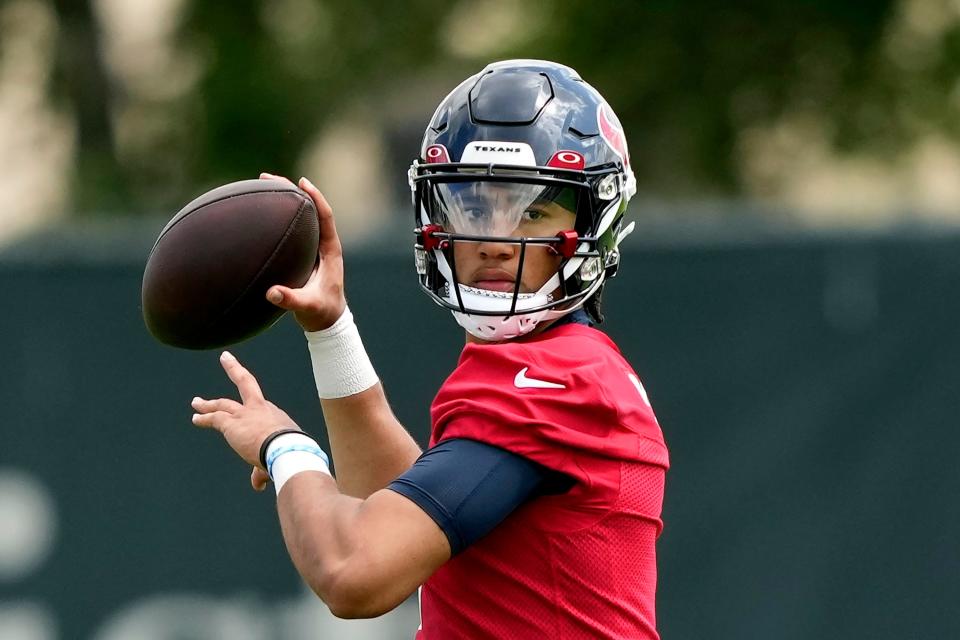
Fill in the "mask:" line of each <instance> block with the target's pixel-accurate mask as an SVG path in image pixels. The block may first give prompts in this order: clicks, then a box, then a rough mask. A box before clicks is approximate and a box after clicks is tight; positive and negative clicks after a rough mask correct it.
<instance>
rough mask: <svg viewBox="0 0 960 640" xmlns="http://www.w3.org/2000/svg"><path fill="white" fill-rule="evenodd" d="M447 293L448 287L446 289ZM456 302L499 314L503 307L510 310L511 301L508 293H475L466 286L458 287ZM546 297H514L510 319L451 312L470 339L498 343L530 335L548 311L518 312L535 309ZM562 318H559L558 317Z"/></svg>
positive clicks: (534, 295) (449, 296)
mask: <svg viewBox="0 0 960 640" xmlns="http://www.w3.org/2000/svg"><path fill="white" fill-rule="evenodd" d="M448 289H449V287H448ZM459 289H460V298H461V300H463V306H464V307H465V308H467V309H478V310H486V308H490V307H492V308H490V309H489V310H490V311H499V310H501V309H502V308H503V306H504V305H506V307H507V312H509V310H510V303H511V301H512V300H513V294H512V293H506V292H501V291H487V290H486V289H477V288H474V287H468V286H466V285H462V284H461V285H459ZM456 298H457V296H456V294H455V293H451V294H450V295H448V296H447V300H448V301H449V302H450V303H452V304H457V299H456ZM550 300H551V298H550V296H548V295H543V294H540V293H521V294H520V295H519V296H517V312H516V313H514V314H512V315H506V314H505V315H502V316H500V315H497V316H486V315H483V316H481V315H474V314H469V313H461V312H460V311H451V313H453V317H454V318H455V319H456V321H457V324H459V325H460V326H461V327H463V328H464V329H466V330H467V333H469V334H470V335H472V336H474V337H477V338H480V339H481V340H489V341H491V342H496V341H499V340H509V339H510V338H516V337H517V336H522V335H524V334H526V333H530V332H531V331H533V330H534V329H535V328H536V326H537V324H539V323H540V321H542V320H544V319H545V318H546V317H547V316H548V315H549V314H550V312H551V310H550V309H544V310H543V311H534V312H529V313H523V312H522V311H521V309H523V308H525V307H527V308H529V307H539V306H542V305H544V304H547V303H548V302H550ZM561 315H562V314H561Z"/></svg>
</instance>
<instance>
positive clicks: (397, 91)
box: [54, 0, 960, 211]
mask: <svg viewBox="0 0 960 640" xmlns="http://www.w3.org/2000/svg"><path fill="white" fill-rule="evenodd" d="M154 1H155V2H175V1H176V2H182V3H183V4H184V14H183V16H182V20H181V22H180V24H179V27H178V32H177V44H178V46H183V47H189V48H191V49H192V50H195V51H196V52H197V56H198V59H199V60H200V61H201V62H200V67H201V68H200V71H199V74H198V80H197V81H196V82H195V83H194V84H193V85H192V89H191V94H190V95H189V96H187V97H186V98H183V100H184V101H185V102H184V101H181V102H180V103H177V104H178V105H179V106H177V107H176V109H175V110H174V111H173V112H174V113H175V114H176V117H177V118H179V119H181V120H182V123H181V126H182V128H183V130H184V131H186V132H187V133H186V134H185V137H186V139H184V140H180V139H179V138H173V139H170V140H168V141H167V144H166V145H165V146H163V145H154V146H152V147H150V146H147V147H145V148H143V149H141V150H140V151H139V153H140V154H141V156H142V157H141V158H140V161H139V162H129V161H127V159H124V161H123V162H120V161H118V160H117V157H116V148H117V147H116V143H115V136H116V130H115V129H113V128H112V127H111V120H110V117H109V115H108V112H109V105H110V104H111V101H112V100H113V99H114V98H115V96H114V95H113V94H114V93H115V92H117V91H118V90H119V89H118V87H117V86H116V85H115V84H112V83H111V82H110V76H109V74H108V73H107V72H106V71H105V69H104V66H103V64H102V61H101V58H100V56H99V55H98V53H97V52H98V41H97V37H98V36H97V30H96V28H95V27H94V24H93V14H92V12H91V2H90V0H83V1H81V0H75V1H71V0H55V1H54V4H55V6H56V7H57V10H58V11H59V13H60V15H61V20H62V24H63V33H64V37H63V38H62V42H61V56H60V69H61V79H62V90H63V94H64V95H65V96H66V97H67V98H69V99H70V100H71V101H72V103H73V104H74V107H75V111H76V113H77V120H78V123H79V129H80V142H81V144H80V154H81V156H80V158H78V163H79V166H80V167H81V171H80V173H79V178H78V181H79V185H78V187H79V188H78V193H79V194H81V196H82V197H81V198H80V199H79V206H80V208H81V209H93V208H103V207H102V204H103V203H104V202H106V203H113V204H117V205H121V206H122V208H125V209H127V210H130V211H137V210H139V209H142V207H143V203H144V202H145V200H144V199H143V193H144V191H143V189H142V188H140V187H137V186H136V185H137V184H138V181H137V177H136V176H135V175H132V174H134V173H140V174H143V173H144V171H145V167H146V166H148V165H149V164H150V163H154V162H158V163H159V162H161V160H162V158H166V160H165V161H166V162H167V163H168V164H177V165H178V166H180V167H181V170H182V172H183V174H184V177H183V179H182V180H180V181H178V180H173V179H165V178H163V177H162V176H163V175H166V174H163V173H162V172H160V173H158V174H157V176H159V177H154V178H151V181H152V182H153V183H158V182H159V183H161V186H165V187H166V188H162V189H159V191H158V189H157V185H156V184H154V192H155V193H154V196H155V198H154V200H151V201H149V202H150V203H151V205H155V206H160V207H166V208H168V209H169V208H170V207H172V206H175V205H176V204H178V203H181V202H183V201H184V200H185V199H186V198H187V197H189V196H190V195H194V194H195V193H196V192H197V191H198V190H199V189H201V188H203V187H207V186H211V185H213V184H216V183H220V182H224V181H226V180H233V179H237V178H238V177H240V176H249V175H252V174H254V173H255V172H256V171H259V170H260V169H272V170H275V171H278V172H281V173H290V172H292V171H294V170H295V169H296V166H297V163H298V161H299V160H300V159H302V157H303V155H304V153H305V151H306V149H307V147H308V146H309V145H310V144H311V139H312V138H314V137H315V136H316V135H317V132H318V131H320V130H321V129H322V128H323V126H324V124H325V123H327V122H328V121H329V120H330V119H331V118H334V117H338V116H342V115H343V114H344V112H345V111H349V110H350V109H356V108H357V107H358V105H363V104H364V103H365V104H372V105H377V106H379V105H388V106H390V107H391V109H393V108H395V106H396V104H397V102H398V101H399V100H401V99H406V100H408V101H409V99H410V96H409V93H410V92H411V90H412V91H417V90H420V92H421V94H424V95H419V96H415V97H417V98H418V99H419V100H421V101H422V102H423V105H422V110H423V117H422V121H423V122H425V121H426V119H427V118H428V117H429V109H430V108H431V107H432V103H435V101H436V100H437V99H439V98H440V97H441V96H442V93H440V94H438V95H436V96H434V95H425V92H424V91H423V89H422V88H423V87H425V86H431V87H432V85H425V84H424V81H423V79H424V78H442V79H444V80H445V81H446V80H449V81H450V83H451V86H452V83H453V82H455V78H457V77H462V76H463V75H464V74H465V73H467V72H469V71H471V70H478V69H479V68H481V67H482V65H483V64H484V63H486V62H487V61H489V59H491V58H500V59H502V58H508V57H537V58H549V59H555V60H558V61H561V62H565V63H567V64H570V65H571V66H573V67H575V68H576V69H578V70H579V71H580V72H581V73H582V74H583V76H584V77H585V78H587V79H588V80H589V81H590V82H591V83H592V84H594V85H595V86H597V87H598V89H600V90H601V92H602V93H603V94H604V95H605V96H607V98H608V99H609V100H610V101H611V103H612V104H613V105H614V107H615V108H616V110H617V112H618V113H619V115H620V117H621V120H623V121H624V124H625V126H626V129H627V131H628V133H629V136H630V142H631V152H632V155H633V158H634V162H635V166H636V169H637V172H638V176H639V177H640V179H641V183H642V184H643V185H644V189H645V191H646V192H647V193H653V194H658V195H676V194H681V195H691V194H698V195H704V196H737V195H742V194H743V193H744V192H745V191H746V190H747V189H749V188H753V185H751V184H750V183H749V181H748V179H747V177H746V169H745V166H746V165H748V164H749V156H751V154H753V153H754V150H753V147H751V146H750V145H749V144H746V143H745V140H747V139H748V138H749V136H748V135H747V134H748V133H749V132H751V131H754V132H759V134H758V135H754V136H753V138H752V139H754V140H756V139H760V140H763V139H764V137H769V136H768V135H767V134H768V132H769V131H774V130H775V129H776V127H777V126H778V125H779V124H780V123H782V122H797V121H799V122H810V123H813V129H814V130H815V131H817V132H818V135H821V136H822V137H823V139H824V140H825V141H826V142H825V144H827V145H829V146H830V148H831V149H833V150H834V151H837V152H840V153H868V154H874V155H876V156H877V157H886V158H892V157H895V156H896V154H897V153H898V152H900V151H902V150H903V149H904V148H906V147H907V146H908V145H910V144H912V143H913V142H914V141H916V140H917V139H918V138H921V137H923V136H925V135H928V134H930V133H931V132H934V133H937V134H938V135H939V134H944V135H951V136H954V138H956V139H960V121H958V119H957V118H956V106H955V105H956V103H955V100H954V98H953V97H951V96H953V95H954V94H955V91H956V86H957V84H958V78H960V16H958V12H957V11H955V10H953V9H951V8H950V6H952V5H950V6H947V5H948V4H949V3H946V2H945V1H941V0H898V2H894V1H893V0H864V1H863V2H855V3H836V2H834V1H833V0H798V1H797V2H791V3H770V2H760V1H758V0H741V1H740V2H727V3H723V4H716V3H713V2H708V1H707V0H685V1H682V2H681V1H679V0H651V1H648V2H635V1H631V0H607V1H605V2H593V1H591V0H552V1H550V0H544V1H543V2H539V3H536V5H532V4H524V3H522V2H520V1H519V0H517V2H515V3H512V2H511V0H459V1H451V2H445V3H436V2H431V1H429V0H412V1H410V2H404V3H393V2H387V1H386V0H365V1H359V0H355V1H351V2H333V1H329V0H236V2H233V3H231V4H230V6H229V8H225V7H224V5H222V4H220V3H212V2H204V1H202V0H154ZM514 4H515V5H516V6H517V7H521V6H522V7H526V9H524V10H523V11H515V12H514V14H511V15H513V19H514V20H515V22H516V24H513V25H512V29H513V33H514V34H520V35H521V36H522V37H512V38H510V37H506V35H504V34H505V33H506V32H504V31H503V30H501V31H499V32H493V31H491V35H490V36H489V37H487V39H486V40H487V41H486V42H485V41H484V35H485V33H486V31H485V29H487V28H488V27H489V25H487V24H486V22H485V21H481V20H477V22H476V25H475V27H474V31H476V33H474V34H473V37H472V38H471V44H470V46H469V47H466V46H462V47H461V46H457V42H456V38H458V37H460V38H462V37H463V36H462V34H463V33H467V32H470V29H471V27H472V26H473V25H471V24H469V23H468V24H454V23H455V22H456V21H461V22H462V21H464V20H467V21H469V20H471V18H470V16H471V15H473V16H479V15H483V14H484V13H486V14H487V17H488V18H490V17H491V16H490V15H489V14H491V13H497V12H498V10H502V9H504V8H505V7H508V6H513V5H514ZM471 11H472V13H471ZM503 15H506V14H503ZM518 16H519V17H518ZM931 16H932V17H931ZM501 17H502V16H501ZM492 18H496V16H492ZM492 18H491V19H492ZM501 26H502V25H501ZM454 27H456V29H454ZM464 30H466V31H464ZM457 34H461V35H457ZM478 43H479V44H478ZM411 87H412V88H413V89H411ZM432 90H433V89H432V88H430V91H432ZM428 103H431V104H428ZM418 108H419V107H418ZM391 109H379V108H373V109H370V111H371V112H372V113H373V114H374V116H373V117H379V116H377V114H381V115H382V114H384V113H389V112H390V110H391ZM392 126H394V127H396V126H399V125H398V123H396V122H394V123H393V124H392ZM801 131H802V129H801ZM387 135H388V136H392V137H393V138H398V137H397V135H396V134H395V133H394V132H391V131H388V132H387ZM400 138H403V137H402V136H401V137H400ZM398 139H399V138H398ZM403 140H404V144H406V141H407V140H408V139H407V138H403ZM781 146H784V145H781ZM410 151H412V149H411V150H408V151H407V153H406V155H408V156H409V155H410V153H409V152H410ZM345 152H346V150H345ZM767 152H768V153H771V152H770V151H769V150H768V151H767ZM772 153H774V155H775V154H777V153H781V154H790V153H791V148H790V146H789V144H787V145H786V146H785V148H783V149H779V148H773V152H772ZM785 166H787V169H786V171H789V165H785ZM391 170H392V169H391ZM168 173H169V172H168ZM167 183H169V184H167ZM131 185H134V187H131ZM157 193H159V195H157Z"/></svg>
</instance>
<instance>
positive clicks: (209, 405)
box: [190, 397, 243, 413]
mask: <svg viewBox="0 0 960 640" xmlns="http://www.w3.org/2000/svg"><path fill="white" fill-rule="evenodd" d="M190 406H191V407H193V410H194V411H196V412H197V413H213V412H214V411H226V412H227V413H236V412H237V410H238V409H241V408H242V407H243V405H242V404H240V403H239V402H237V401H236V400H231V399H230V398H217V399H215V400H204V399H203V398H200V397H197V398H194V399H193V400H191V401H190Z"/></svg>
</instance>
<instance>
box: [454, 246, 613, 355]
mask: <svg viewBox="0 0 960 640" xmlns="http://www.w3.org/2000/svg"><path fill="white" fill-rule="evenodd" d="M435 251H436V256H437V267H438V269H439V271H440V273H441V274H442V275H443V276H444V277H445V278H446V279H447V283H448V285H447V295H446V299H447V301H448V302H449V303H451V304H454V305H459V302H458V299H457V293H456V292H455V291H454V290H453V286H454V284H455V286H456V287H457V289H458V290H459V292H460V298H459V299H460V301H462V302H463V307H464V308H465V309H473V310H476V311H503V312H504V313H503V315H476V314H470V313H464V312H462V311H456V310H451V313H452V314H453V317H454V319H455V320H456V321H457V324H459V325H460V326H461V327H463V328H464V329H465V330H466V331H467V333H469V334H470V335H472V336H473V337H475V338H480V339H481V340H487V341H490V342H499V341H501V340H510V339H512V338H517V337H519V336H522V335H526V334H528V333H530V332H531V331H533V330H534V329H536V328H537V326H538V325H539V324H540V323H541V322H545V321H551V320H556V319H557V318H560V317H563V316H565V315H567V314H568V313H571V312H573V311H575V310H577V309H579V308H580V307H581V306H583V303H584V302H585V301H586V300H587V299H588V298H589V297H590V295H591V293H592V291H595V290H596V289H597V288H599V286H600V284H601V283H602V282H603V279H604V278H603V276H602V275H601V276H600V277H599V278H598V279H597V281H596V282H595V283H594V285H593V286H592V287H591V293H588V294H587V295H586V296H584V297H583V298H581V299H580V301H579V302H578V303H577V304H574V305H572V306H570V307H568V308H565V309H541V310H540V311H526V312H525V311H524V310H525V309H535V308H537V307H542V306H544V305H546V304H549V303H550V302H552V301H553V296H552V295H551V292H552V291H554V290H556V289H557V288H559V286H560V273H559V272H558V273H555V274H554V275H553V277H551V278H550V279H548V280H547V281H546V282H545V283H544V284H543V286H542V287H540V289H539V290H538V291H536V292H535V293H520V294H517V304H516V309H515V311H514V313H512V314H511V313H510V312H509V310H510V305H511V304H512V302H513V297H514V296H513V293H512V292H505V291H491V290H488V289H479V288H477V287H471V286H468V285H464V284H459V283H455V281H454V278H453V273H452V271H451V269H450V265H449V264H448V263H447V260H446V257H445V256H444V255H443V253H442V252H441V251H439V250H435Z"/></svg>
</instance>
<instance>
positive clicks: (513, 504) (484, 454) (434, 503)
mask: <svg viewBox="0 0 960 640" xmlns="http://www.w3.org/2000/svg"><path fill="white" fill-rule="evenodd" d="M571 485H572V481H571V480H570V479H569V478H568V477H567V476H561V475H559V474H557V473H556V472H555V471H551V470H549V469H547V468H546V467H543V466H541V465H539V464H537V463H536V462H533V461H531V460H528V459H527V458H524V457H523V456H519V455H517V454H515V453H511V452H510V451H507V450H505V449H500V448H499V447H494V446H491V445H488V444H484V443H482V442H477V441H476V440H467V439H464V438H452V439H450V440H444V441H443V442H440V443H439V444H437V445H436V446H435V447H433V448H431V449H428V450H427V451H425V452H424V453H423V455H421V456H420V458H418V459H417V461H416V462H415V463H414V464H413V466H412V467H410V469H408V470H407V471H406V472H405V473H404V474H403V475H401V476H400V477H399V478H397V479H396V480H394V481H393V482H391V483H390V484H389V485H388V486H387V488H388V489H390V490H392V491H396V492H397V493H399V494H400V495H402V496H405V497H407V498H409V499H410V500H412V501H413V502H414V503H416V504H417V505H418V506H419V507H420V508H421V509H423V510H424V511H425V512H426V513H427V515H429V516H430V517H431V518H433V520H434V522H436V523H437V525H438V526H439V527H440V529H442V530H443V533H444V534H445V535H446V536H447V540H448V541H449V542H450V550H451V552H452V554H453V555H456V554H458V553H460V552H461V551H463V550H464V549H466V548H467V547H468V546H470V545H471V544H473V543H474V542H476V541H477V540H479V539H480V538H482V537H483V536H485V535H486V534H487V533H489V532H490V531H491V530H492V529H493V528H494V527H495V526H497V525H498V524H500V522H501V521H502V520H503V519H504V518H506V517H507V516H508V515H510V513H511V512H513V510H514V509H516V508H517V507H519V506H520V505H522V504H523V503H524V502H526V501H527V500H529V499H530V498H533V497H535V496H537V495H542V494H545V493H561V492H563V491H566V490H567V489H569V488H570V486H571Z"/></svg>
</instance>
